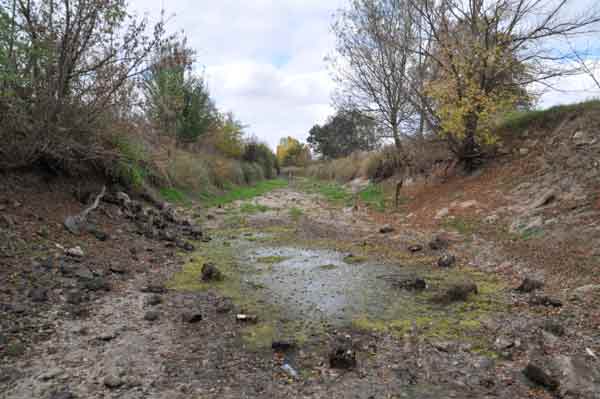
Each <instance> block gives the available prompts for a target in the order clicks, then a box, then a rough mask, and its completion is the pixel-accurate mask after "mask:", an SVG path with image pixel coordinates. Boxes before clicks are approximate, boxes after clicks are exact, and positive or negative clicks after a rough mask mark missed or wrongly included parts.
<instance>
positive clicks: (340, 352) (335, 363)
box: [329, 347, 357, 370]
mask: <svg viewBox="0 0 600 399" xmlns="http://www.w3.org/2000/svg"><path fill="white" fill-rule="evenodd" d="M356 364H357V362H356V352H354V351H353V350H352V349H350V348H345V347H339V348H336V349H334V350H333V351H332V352H331V353H330V354H329V367H331V368H332V369H342V370H350V369H353V368H356Z"/></svg>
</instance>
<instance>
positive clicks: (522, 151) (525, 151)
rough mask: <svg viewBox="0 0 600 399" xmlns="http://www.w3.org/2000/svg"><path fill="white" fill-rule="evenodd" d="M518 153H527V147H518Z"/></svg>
mask: <svg viewBox="0 0 600 399" xmlns="http://www.w3.org/2000/svg"><path fill="white" fill-rule="evenodd" d="M519 154H521V155H527V154H529V148H525V147H523V148H519Z"/></svg>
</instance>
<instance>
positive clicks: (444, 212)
mask: <svg viewBox="0 0 600 399" xmlns="http://www.w3.org/2000/svg"><path fill="white" fill-rule="evenodd" d="M449 214H450V209H448V208H443V209H440V210H439V211H438V212H437V213H436V214H435V218H436V219H443V218H445V217H446V216H448V215H449Z"/></svg>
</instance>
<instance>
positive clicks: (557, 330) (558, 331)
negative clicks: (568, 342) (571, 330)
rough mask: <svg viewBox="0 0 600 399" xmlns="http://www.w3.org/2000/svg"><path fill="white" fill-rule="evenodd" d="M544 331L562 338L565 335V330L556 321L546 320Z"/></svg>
mask: <svg viewBox="0 0 600 399" xmlns="http://www.w3.org/2000/svg"><path fill="white" fill-rule="evenodd" d="M542 329H543V330H544V331H547V332H549V333H550V334H553V335H556V336H557V337H562V336H564V335H565V328H564V327H563V326H562V324H560V323H559V322H557V321H555V320H545V321H544V322H543V323H542Z"/></svg>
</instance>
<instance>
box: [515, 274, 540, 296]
mask: <svg viewBox="0 0 600 399" xmlns="http://www.w3.org/2000/svg"><path fill="white" fill-rule="evenodd" d="M542 288H544V283H543V282H541V281H539V280H534V279H532V278H529V277H527V278H525V279H524V280H523V282H522V283H521V285H520V286H518V287H517V289H516V291H517V292H520V293H523V294H528V293H530V292H533V291H536V290H540V289H542Z"/></svg>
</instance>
